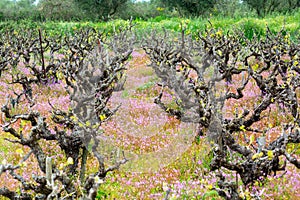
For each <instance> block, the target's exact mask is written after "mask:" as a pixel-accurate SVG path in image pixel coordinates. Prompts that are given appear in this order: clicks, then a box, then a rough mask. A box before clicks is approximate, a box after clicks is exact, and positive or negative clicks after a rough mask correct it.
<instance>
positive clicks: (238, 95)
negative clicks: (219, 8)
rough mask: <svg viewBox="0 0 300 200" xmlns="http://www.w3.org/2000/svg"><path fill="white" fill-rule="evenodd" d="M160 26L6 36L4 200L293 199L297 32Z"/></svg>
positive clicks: (60, 26)
mask: <svg viewBox="0 0 300 200" xmlns="http://www.w3.org/2000/svg"><path fill="white" fill-rule="evenodd" d="M294 17H295V16H294ZM296 17H297V16H296ZM156 20H157V21H155V20H154V19H153V21H147V22H143V21H139V20H130V21H124V20H114V21H111V22H107V23H90V22H86V23H83V22H81V23H75V22H74V23H71V22H69V23H54V22H48V23H35V22H29V21H23V22H15V23H10V22H1V23H0V27H1V30H0V38H1V39H0V75H1V76H0V77H1V82H0V92H1V98H0V105H1V116H0V124H1V130H0V136H1V137H0V149H1V151H0V162H1V163H0V176H1V178H0V199H2V198H3V199H298V198H299V195H300V177H299V168H300V160H299V159H300V158H299V153H300V152H299V143H300V129H299V123H300V121H299V112H300V111H299V108H298V105H299V100H298V99H299V95H300V91H299V86H300V46H299V38H298V34H299V25H297V23H295V18H293V17H292V16H290V17H286V18H284V19H283V18H281V17H280V16H278V17H277V18H272V20H268V19H267V18H264V19H254V18H253V19H234V20H232V21H229V20H228V19H227V20H222V19H216V18H215V19H214V18H212V19H210V20H201V19H197V20H187V19H185V20H182V19H179V18H178V19H177V18H174V19H172V20H167V19H159V18H156ZM266 22H268V23H267V24H266ZM282 24H283V26H279V25H282ZM233 25H234V27H232V26H233Z"/></svg>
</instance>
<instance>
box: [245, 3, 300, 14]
mask: <svg viewBox="0 0 300 200" xmlns="http://www.w3.org/2000/svg"><path fill="white" fill-rule="evenodd" d="M244 2H245V3H246V4H248V5H249V6H250V7H251V8H252V9H254V10H255V11H256V13H257V15H258V16H259V17H264V16H266V15H268V14H271V13H273V12H289V11H292V10H294V9H296V8H298V7H299V6H300V5H299V4H300V1H299V0H288V1H283V0H245V1H244Z"/></svg>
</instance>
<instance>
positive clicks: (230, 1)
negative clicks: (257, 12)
mask: <svg viewBox="0 0 300 200" xmlns="http://www.w3.org/2000/svg"><path fill="white" fill-rule="evenodd" d="M212 14H213V15H221V16H228V17H235V16H247V15H249V6H248V5H247V4H246V5H245V4H243V2H241V1H240V0H220V1H217V2H216V4H215V5H214V9H213V13H212Z"/></svg>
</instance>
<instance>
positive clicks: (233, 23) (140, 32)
mask: <svg viewBox="0 0 300 200" xmlns="http://www.w3.org/2000/svg"><path fill="white" fill-rule="evenodd" d="M299 20H300V10H299V11H298V12H295V13H292V14H287V15H271V16H267V17H265V18H255V17H235V18H229V17H220V16H212V17H210V18H192V19H186V18H178V17H177V18H160V19H159V20H157V19H156V18H155V19H150V20H148V21H142V20H135V21H134V23H135V26H134V30H135V32H136V35H137V38H140V39H142V38H144V35H145V33H149V31H152V30H153V29H156V30H160V31H161V30H163V29H166V30H170V31H173V32H179V31H181V25H180V24H183V25H184V26H185V27H186V32H187V33H197V32H198V31H204V30H205V28H206V27H208V26H210V23H211V24H212V25H213V26H214V27H215V28H220V29H223V30H224V31H231V30H233V29H239V30H241V31H244V32H245V33H246V34H247V35H248V36H249V37H251V36H252V35H253V34H259V35H265V32H266V27H267V26H268V27H269V28H270V30H271V31H272V32H278V31H280V30H281V29H282V28H285V29H286V30H287V31H288V32H289V33H290V34H291V37H292V38H294V39H295V38H296V37H297V35H298V34H299V29H300V24H299V23H298V22H299ZM126 24H129V22H128V21H124V20H120V19H118V20H112V21H109V22H105V23H104V22H102V23H94V22H46V23H38V22H31V21H18V22H11V21H9V22H0V32H1V31H5V30H23V29H38V28H41V29H42V30H44V31H45V32H47V33H48V34H49V35H51V34H74V32H75V31H77V30H80V29H85V28H91V27H92V28H95V29H97V30H100V31H101V32H104V33H107V34H108V35H109V34H110V33H112V32H113V31H114V30H119V28H120V27H124V25H126Z"/></svg>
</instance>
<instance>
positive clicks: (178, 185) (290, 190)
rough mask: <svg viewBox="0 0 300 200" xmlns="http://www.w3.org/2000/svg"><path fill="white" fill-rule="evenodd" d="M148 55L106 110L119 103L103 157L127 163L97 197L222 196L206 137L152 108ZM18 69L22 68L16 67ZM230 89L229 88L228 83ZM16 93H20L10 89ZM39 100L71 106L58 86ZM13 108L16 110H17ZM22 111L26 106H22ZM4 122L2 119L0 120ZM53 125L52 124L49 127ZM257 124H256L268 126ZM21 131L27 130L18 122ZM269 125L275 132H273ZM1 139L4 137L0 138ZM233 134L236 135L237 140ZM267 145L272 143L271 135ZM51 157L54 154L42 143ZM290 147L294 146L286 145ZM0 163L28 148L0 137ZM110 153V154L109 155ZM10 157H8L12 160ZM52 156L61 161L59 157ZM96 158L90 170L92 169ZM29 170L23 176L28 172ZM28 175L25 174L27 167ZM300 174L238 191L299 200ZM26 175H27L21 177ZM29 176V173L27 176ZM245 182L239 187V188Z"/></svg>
mask: <svg viewBox="0 0 300 200" xmlns="http://www.w3.org/2000/svg"><path fill="white" fill-rule="evenodd" d="M149 62H150V61H149V59H148V57H147V55H146V54H145V53H144V52H143V51H142V50H136V51H134V52H133V54H132V58H131V60H130V62H129V63H128V65H127V72H126V76H127V80H126V83H125V85H124V89H123V90H121V91H118V92H115V93H114V94H113V97H112V99H111V101H110V106H111V107H112V108H113V107H116V106H118V105H121V106H120V108H119V110H118V112H117V113H116V114H115V115H114V116H113V117H112V118H111V119H110V120H109V121H107V122H106V123H105V124H104V126H103V142H104V144H105V145H103V149H99V151H102V152H103V155H105V156H106V158H107V160H108V162H114V158H115V157H116V156H118V154H119V152H120V151H124V152H125V155H126V156H127V157H128V158H129V159H130V160H129V162H128V163H127V164H125V165H124V166H122V167H121V168H120V169H119V170H118V171H114V172H113V173H110V174H109V175H108V177H107V178H106V181H105V183H104V184H103V185H102V186H101V188H100V190H99V192H98V198H99V199H102V198H103V199H104V198H106V199H164V198H165V197H166V196H168V197H169V198H170V199H219V197H218V195H216V192H214V190H213V188H214V187H216V184H217V183H216V181H217V178H216V176H215V173H214V172H210V170H209V162H210V160H211V158H212V155H211V154H210V144H209V142H207V141H206V140H205V138H204V137H203V138H198V139H195V136H196V128H197V127H196V125H194V124H189V123H183V122H180V121H179V120H177V119H176V118H174V117H170V116H168V115H167V114H166V113H165V112H164V111H163V110H161V109H160V108H159V107H158V106H157V105H155V104H154V99H155V97H156V96H157V95H158V94H159V92H160V89H161V88H160V87H159V86H158V85H157V82H159V80H158V78H157V77H156V76H155V75H154V72H153V70H152V69H151V68H150V67H148V66H147V64H149ZM20 69H22V68H20ZM8 87H9V85H7V84H6V82H5V81H1V82H0V96H1V104H3V103H4V102H5V100H6V99H5V97H6V96H7V93H6V89H7V88H8ZM229 87H230V86H229ZM14 90H15V91H17V90H18V88H14ZM37 91H39V94H35V96H36V98H40V100H39V101H37V102H40V103H39V104H36V105H35V106H36V109H37V110H39V111H40V112H41V114H44V115H45V116H49V110H50V109H51V108H50V106H49V103H48V101H50V102H51V104H53V105H57V106H58V107H59V108H61V109H68V106H69V102H68V97H67V94H66V93H65V92H62V91H64V90H63V83H53V84H52V85H47V86H41V88H39V90H37ZM247 91H249V94H245V95H246V96H248V100H249V101H255V98H256V95H255V87H254V86H253V88H249V90H247ZM164 98H165V99H164V100H165V101H169V102H170V104H172V102H173V101H172V100H173V99H172V98H173V97H172V91H169V93H166V95H164ZM249 101H247V102H229V104H228V105H226V106H227V110H226V111H227V112H228V115H230V114H232V113H233V112H234V110H235V109H236V107H237V106H241V105H245V106H246V105H247V103H249ZM16 109H17V108H16ZM23 109H24V112H25V111H26V109H27V108H23ZM270 115H274V116H278V117H276V118H275V117H273V118H274V119H276V120H275V121H274V122H268V123H269V126H270V128H271V129H273V131H274V134H276V131H277V130H276V123H277V122H282V121H285V120H288V119H285V118H284V117H285V116H282V115H280V113H270ZM0 120H1V123H2V118H0ZM48 123H49V125H50V126H51V122H50V121H49V122H48ZM265 123H266V122H264V121H262V122H261V124H257V126H258V127H259V126H262V125H265ZM23 127H24V130H23V132H26V129H28V128H30V127H29V126H28V125H26V124H24V125H23ZM273 127H274V128H273ZM1 134H2V133H1ZM237 137H238V136H237ZM268 139H269V140H271V139H272V137H271V136H270V137H269V138H268ZM45 148H48V149H49V152H51V153H52V154H53V155H56V152H55V150H53V148H51V147H50V146H49V145H48V146H45ZM291 148H292V149H294V147H291ZM0 150H1V151H0V160H2V162H14V161H15V162H16V161H17V160H18V158H20V157H22V155H24V154H25V152H26V151H27V150H28V149H21V147H18V146H15V145H14V146H13V145H11V144H10V143H7V141H5V140H4V139H3V138H0ZM111 152H114V153H115V154H114V155H111ZM7 155H10V156H9V158H8V157H7ZM56 159H61V160H63V159H66V158H64V157H63V156H62V155H61V157H60V155H59V154H58V155H56ZM31 163H35V162H34V160H33V159H29V160H28V162H27V166H26V169H27V170H28V169H30V171H31V172H32V173H36V172H35V171H36V170H37V169H38V166H36V165H34V164H32V165H31ZM93 167H94V166H93V161H91V162H90V166H89V170H91V171H92V170H93ZM27 170H26V171H27ZM24 171H25V170H24ZM299 172H300V171H299V170H297V169H295V167H293V166H289V167H288V170H287V171H285V172H282V174H277V175H276V176H272V177H268V179H267V180H265V181H263V182H257V183H256V184H255V185H254V186H253V187H252V188H251V190H252V191H249V189H245V188H243V187H241V194H244V195H245V196H250V195H248V194H250V193H259V194H260V195H259V196H261V198H262V199H298V198H300V195H299V194H300V173H299ZM24 173H25V172H24ZM30 176H31V174H27V177H30ZM227 178H229V179H233V180H235V179H236V177H235V174H232V173H230V172H228V175H227ZM3 185H5V186H7V187H9V188H18V185H16V183H15V182H13V181H11V180H9V179H8V176H2V177H1V180H0V187H2V186H3ZM240 185H242V183H241V184H240Z"/></svg>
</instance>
